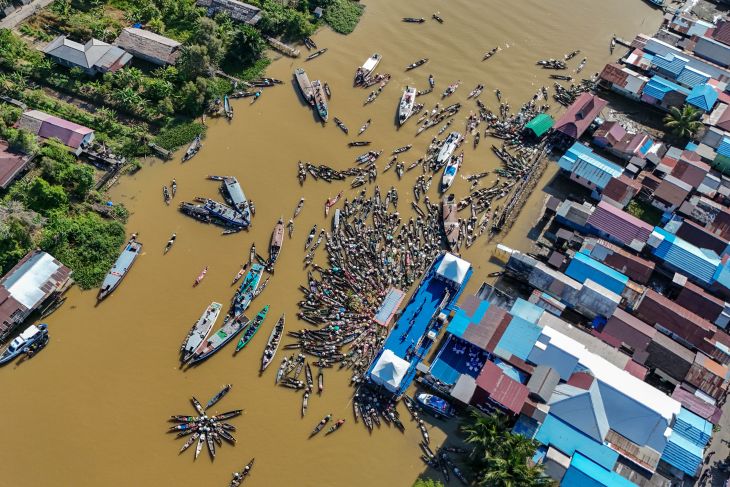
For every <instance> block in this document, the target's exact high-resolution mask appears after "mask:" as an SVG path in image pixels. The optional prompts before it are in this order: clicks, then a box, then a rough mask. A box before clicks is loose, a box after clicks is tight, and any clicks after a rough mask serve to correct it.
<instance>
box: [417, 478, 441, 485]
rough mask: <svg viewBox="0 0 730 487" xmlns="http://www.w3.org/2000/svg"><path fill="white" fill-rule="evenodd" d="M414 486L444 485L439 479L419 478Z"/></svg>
mask: <svg viewBox="0 0 730 487" xmlns="http://www.w3.org/2000/svg"><path fill="white" fill-rule="evenodd" d="M413 487H444V484H442V483H441V482H439V481H438V480H433V479H426V478H419V479H417V480H416V481H415V482H414V483H413Z"/></svg>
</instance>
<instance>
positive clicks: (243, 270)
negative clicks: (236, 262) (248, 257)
mask: <svg viewBox="0 0 730 487" xmlns="http://www.w3.org/2000/svg"><path fill="white" fill-rule="evenodd" d="M247 267H248V263H246V264H243V265H242V266H241V269H240V270H239V271H238V273H236V275H235V276H233V282H231V286H233V285H234V284H235V283H237V282H238V281H240V280H241V278H242V277H243V275H244V274H245V273H246V268H247Z"/></svg>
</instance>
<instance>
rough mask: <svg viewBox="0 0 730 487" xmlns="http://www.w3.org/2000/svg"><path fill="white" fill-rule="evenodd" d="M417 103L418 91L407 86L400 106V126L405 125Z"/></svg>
mask: <svg viewBox="0 0 730 487" xmlns="http://www.w3.org/2000/svg"><path fill="white" fill-rule="evenodd" d="M415 103H416V89H415V88H412V87H410V86H406V89H405V91H403V96H401V99H400V105H399V106H398V124H399V125H403V124H404V123H405V121H406V120H408V117H410V116H411V114H412V113H413V105H414V104H415Z"/></svg>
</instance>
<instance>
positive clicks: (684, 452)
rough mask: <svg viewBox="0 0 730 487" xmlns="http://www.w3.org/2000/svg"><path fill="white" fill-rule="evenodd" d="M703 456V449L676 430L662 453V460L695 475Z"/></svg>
mask: <svg viewBox="0 0 730 487" xmlns="http://www.w3.org/2000/svg"><path fill="white" fill-rule="evenodd" d="M703 457H704V449H703V448H702V447H699V446H697V445H695V444H694V443H692V442H691V441H690V440H688V439H687V438H685V437H684V436H682V435H681V434H680V433H678V432H677V431H676V430H674V431H673V432H672V435H671V436H670V437H669V441H667V446H666V448H664V452H663V453H662V460H664V461H665V462H667V463H668V464H669V465H672V466H673V467H676V468H678V469H679V470H681V471H682V472H684V473H686V474H688V475H691V476H692V477H694V476H696V475H697V471H698V470H699V467H700V465H701V464H702V458H703Z"/></svg>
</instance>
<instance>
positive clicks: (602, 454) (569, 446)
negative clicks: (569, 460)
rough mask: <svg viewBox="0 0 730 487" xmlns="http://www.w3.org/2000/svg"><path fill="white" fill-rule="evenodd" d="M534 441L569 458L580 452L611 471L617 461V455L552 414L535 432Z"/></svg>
mask: <svg viewBox="0 0 730 487" xmlns="http://www.w3.org/2000/svg"><path fill="white" fill-rule="evenodd" d="M535 439H536V440H537V441H539V442H540V443H542V444H543V445H551V446H554V447H555V448H557V449H558V450H560V451H561V452H563V453H565V454H566V455H569V456H570V455H573V454H575V453H576V452H580V453H581V454H583V455H585V456H586V457H588V458H590V459H591V460H593V461H594V462H596V463H597V464H599V465H601V466H602V467H603V468H606V469H608V470H611V469H613V466H614V465H615V464H616V461H617V460H618V453H616V452H615V451H613V450H612V449H610V448H609V447H607V446H606V445H603V444H601V443H599V442H597V441H595V440H594V439H592V438H590V437H589V436H587V435H585V434H583V433H581V432H580V431H578V430H577V429H575V428H573V427H571V426H570V425H568V424H567V423H565V422H563V421H561V420H560V419H559V418H557V417H555V416H553V415H552V414H548V415H547V417H546V418H545V421H544V422H543V423H542V426H540V429H539V430H537V434H536V435H535Z"/></svg>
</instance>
